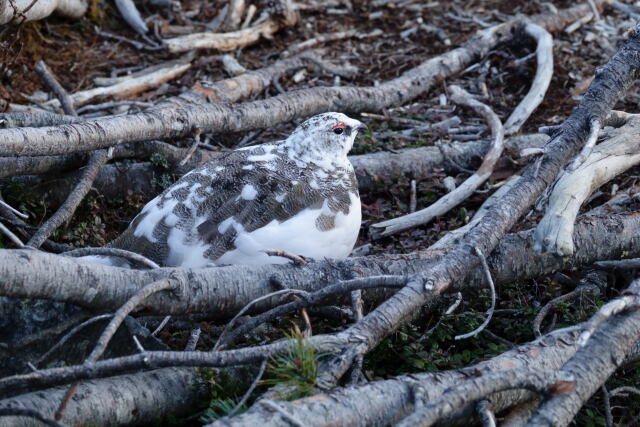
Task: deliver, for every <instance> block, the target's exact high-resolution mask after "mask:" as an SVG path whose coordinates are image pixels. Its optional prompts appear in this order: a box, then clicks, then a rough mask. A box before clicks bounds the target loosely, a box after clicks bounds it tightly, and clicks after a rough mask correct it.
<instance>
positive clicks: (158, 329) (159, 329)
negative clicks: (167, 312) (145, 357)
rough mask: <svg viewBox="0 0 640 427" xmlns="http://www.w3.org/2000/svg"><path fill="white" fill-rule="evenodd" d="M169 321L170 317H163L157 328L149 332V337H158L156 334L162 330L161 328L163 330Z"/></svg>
mask: <svg viewBox="0 0 640 427" xmlns="http://www.w3.org/2000/svg"><path fill="white" fill-rule="evenodd" d="M170 319H171V316H165V318H164V319H162V322H160V324H159V325H158V327H157V328H156V329H155V330H154V331H153V332H151V336H152V337H155V336H156V335H158V333H159V332H160V331H161V330H162V328H164V327H165V326H166V325H167V323H169V320H170Z"/></svg>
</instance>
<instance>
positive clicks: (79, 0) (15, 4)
mask: <svg viewBox="0 0 640 427" xmlns="http://www.w3.org/2000/svg"><path fill="white" fill-rule="evenodd" d="M87 6H88V5H87V2H86V1H84V0H38V1H33V0H12V1H3V2H2V3H0V25H4V24H7V23H10V22H13V23H21V22H25V21H36V20H38V19H42V18H46V17H47V16H49V15H51V14H52V13H53V12H54V11H55V12H56V13H59V14H60V15H63V16H68V17H70V18H80V17H82V15H84V14H85V12H86V11H87Z"/></svg>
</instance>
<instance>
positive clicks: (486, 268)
mask: <svg viewBox="0 0 640 427" xmlns="http://www.w3.org/2000/svg"><path fill="white" fill-rule="evenodd" d="M473 250H474V252H475V254H476V255H477V256H478V258H480V263H481V264H482V268H483V270H484V276H485V278H486V279H487V283H488V284H489V288H490V289H491V307H490V308H489V310H488V311H487V318H486V319H485V320H484V322H482V325H480V326H479V327H478V328H476V329H475V330H474V331H471V332H469V333H466V334H462V335H457V336H455V337H454V339H455V340H463V339H466V338H471V337H474V336H476V335H478V334H479V333H480V332H482V330H483V329H484V328H486V327H487V325H489V322H490V321H491V318H492V317H493V311H494V310H495V308H496V287H495V285H494V284H493V279H492V278H491V271H489V265H488V264H487V259H486V258H485V256H484V254H483V253H482V251H480V248H478V247H477V246H476V247H474V248H473Z"/></svg>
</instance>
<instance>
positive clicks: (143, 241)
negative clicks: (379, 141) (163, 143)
mask: <svg viewBox="0 0 640 427" xmlns="http://www.w3.org/2000/svg"><path fill="white" fill-rule="evenodd" d="M363 127H365V126H364V125H363V124H362V123H361V122H359V121H357V120H354V119H351V118H349V117H347V116H346V115H344V114H341V113H325V114H320V115H317V116H314V117H312V118H310V119H308V120H306V121H305V122H303V123H302V124H301V125H300V126H299V127H298V128H296V129H295V130H294V132H293V133H292V134H291V136H289V137H288V138H287V139H285V140H283V141H278V142H272V143H265V144H262V145H257V146H252V147H248V148H243V149H239V150H235V151H231V152H228V153H225V154H223V155H221V156H220V157H217V158H215V159H213V160H211V161H209V162H207V163H205V164H204V165H202V166H200V167H198V168H197V169H194V170H192V171H191V172H189V173H187V174H186V175H184V176H183V177H182V178H181V179H180V180H179V181H177V182H176V183H175V184H173V185H172V186H171V187H169V188H167V189H166V190H165V191H164V192H163V193H162V194H160V195H159V196H158V197H156V198H155V199H153V200H152V201H151V202H149V203H148V204H147V205H146V206H145V207H144V208H143V209H142V211H141V212H140V214H138V216H136V217H135V219H134V220H133V221H132V222H131V224H130V225H129V227H128V228H127V230H125V232H124V233H123V234H122V235H121V236H120V237H118V238H117V239H116V240H114V241H113V242H112V243H111V244H110V245H109V246H111V247H115V248H121V249H127V250H130V251H133V252H137V253H139V254H142V255H144V256H146V257H147V258H150V259H152V260H153V261H155V262H156V263H158V264H160V265H165V266H182V267H191V268H199V267H205V266H210V265H226V264H267V263H285V262H288V260H287V259H285V258H281V257H273V256H268V255H267V254H265V253H264V250H282V251H286V252H289V253H292V254H295V255H301V256H304V257H309V258H314V259H322V258H337V259H340V258H346V257H347V256H348V255H349V253H350V252H351V250H352V249H353V246H354V244H355V242H356V239H357V237H358V232H359V229H360V221H361V212H360V196H359V194H358V184H357V180H356V176H355V173H354V171H353V167H352V166H351V163H350V162H349V160H348V159H347V153H348V152H349V150H350V149H351V147H352V146H353V142H354V139H355V137H356V135H357V133H358V130H359V129H361V128H363Z"/></svg>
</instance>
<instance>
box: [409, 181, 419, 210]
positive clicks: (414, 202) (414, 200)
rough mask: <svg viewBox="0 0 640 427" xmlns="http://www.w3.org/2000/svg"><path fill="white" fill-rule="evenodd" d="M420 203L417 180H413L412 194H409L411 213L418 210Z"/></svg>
mask: <svg viewBox="0 0 640 427" xmlns="http://www.w3.org/2000/svg"><path fill="white" fill-rule="evenodd" d="M417 205H418V197H417V195H416V180H415V179H412V180H411V195H410V196H409V213H414V212H415V211H416V206H417Z"/></svg>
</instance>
